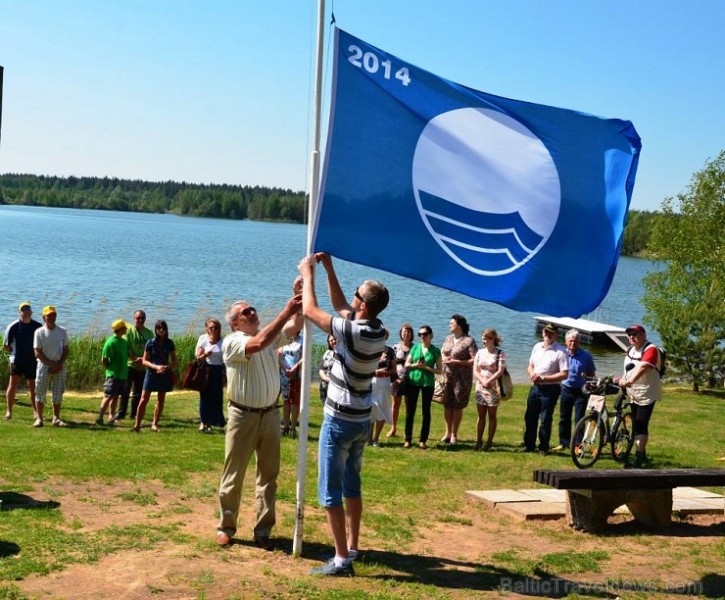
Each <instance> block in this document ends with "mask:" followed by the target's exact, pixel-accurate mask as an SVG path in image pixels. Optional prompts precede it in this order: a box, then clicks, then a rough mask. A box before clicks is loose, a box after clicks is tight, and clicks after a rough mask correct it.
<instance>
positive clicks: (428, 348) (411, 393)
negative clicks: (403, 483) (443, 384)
mask: <svg viewBox="0 0 725 600" xmlns="http://www.w3.org/2000/svg"><path fill="white" fill-rule="evenodd" d="M418 337H420V343H419V344H415V346H413V347H412V348H411V349H410V353H409V354H408V358H407V359H406V360H405V368H406V369H407V374H408V385H406V391H405V443H404V444H403V448H410V443H411V440H412V439H413V421H414V420H415V409H416V408H417V406H418V395H419V394H420V395H421V396H422V398H423V402H422V411H423V424H422V426H421V428H420V444H419V446H420V448H421V449H423V450H425V449H426V448H427V447H428V446H427V442H428V435H429V433H430V405H431V402H433V387H434V386H435V376H436V375H440V374H441V373H442V372H443V363H442V361H441V351H440V350H439V349H438V348H437V347H436V346H434V345H433V344H432V343H431V342H432V341H433V330H432V329H431V328H430V327H429V326H428V325H423V326H422V327H421V328H420V329H418Z"/></svg>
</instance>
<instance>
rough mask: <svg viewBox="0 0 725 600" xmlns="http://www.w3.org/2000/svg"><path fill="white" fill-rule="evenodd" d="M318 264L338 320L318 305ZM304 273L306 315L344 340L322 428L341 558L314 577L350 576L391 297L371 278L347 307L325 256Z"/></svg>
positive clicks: (324, 483)
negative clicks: (364, 458) (384, 321)
mask: <svg viewBox="0 0 725 600" xmlns="http://www.w3.org/2000/svg"><path fill="white" fill-rule="evenodd" d="M318 262H319V263H322V266H323V267H324V268H325V271H326V272H327V287H328V290H329V292H330V301H331V303H332V306H333V308H334V309H335V311H336V312H337V313H338V314H339V315H340V316H339V317H333V316H332V315H330V314H328V313H327V312H325V311H324V310H322V309H321V308H320V307H319V306H318V305H317V297H316V295H315V266H316V264H317V263H318ZM299 270H300V274H301V275H302V277H303V279H304V282H305V285H304V287H303V289H302V313H303V314H304V316H305V317H306V318H308V319H309V320H310V321H312V322H313V323H314V324H315V325H317V326H318V327H319V328H320V329H322V330H323V331H325V332H326V333H328V334H331V335H332V336H334V338H335V340H336V342H337V343H336V344H335V356H334V362H333V365H332V369H331V371H330V382H329V385H328V389H327V400H326V402H325V417H324V421H323V423H322V428H321V429H320V440H319V463H318V468H319V473H318V484H317V495H318V500H319V503H320V505H321V506H324V507H325V511H326V513H327V523H328V525H329V527H330V530H331V532H332V537H333V540H334V543H335V556H334V557H333V558H331V559H330V561H329V562H327V563H326V564H325V565H324V566H322V567H316V568H314V569H312V571H311V573H312V574H314V575H333V576H347V577H351V576H353V575H355V571H354V569H353V566H352V561H353V560H354V559H355V558H356V557H357V551H358V538H359V535H360V522H361V518H362V491H361V489H360V488H361V485H360V469H361V467H362V455H363V450H364V448H365V446H366V444H367V442H368V438H369V435H370V412H371V408H372V398H371V393H370V388H371V381H372V378H373V375H374V374H375V369H376V368H377V366H378V361H379V359H380V355H381V354H382V352H383V350H384V349H385V327H384V326H383V324H382V323H381V322H380V320H379V319H378V318H377V317H378V315H379V314H380V313H381V312H382V311H383V310H384V309H385V307H386V306H387V305H388V300H389V295H388V290H387V289H386V288H385V286H383V285H382V284H381V283H379V282H377V281H372V280H366V281H364V282H363V283H362V284H360V286H359V287H358V288H357V289H356V290H355V294H354V296H353V298H352V301H351V303H349V304H348V302H347V300H346V299H345V295H344V294H343V292H342V289H341V288H340V284H339V282H338V280H337V275H336V274H335V270H334V268H333V266H332V260H331V258H330V256H329V255H328V254H325V253H323V252H321V253H318V254H314V255H310V256H308V257H306V258H303V259H302V261H301V262H300V264H299ZM343 497H344V498H345V505H346V508H347V515H346V514H345V507H343V502H342V499H343ZM346 516H347V523H346ZM346 524H347V526H349V529H348V530H347V531H346Z"/></svg>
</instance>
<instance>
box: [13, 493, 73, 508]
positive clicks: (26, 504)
mask: <svg viewBox="0 0 725 600" xmlns="http://www.w3.org/2000/svg"><path fill="white" fill-rule="evenodd" d="M59 507H60V502H56V501H55V500H36V499H35V498H31V497H30V496H28V495H27V494H20V493H18V492H0V510H3V511H5V510H17V509H19V508H23V509H29V508H43V509H55V508H59Z"/></svg>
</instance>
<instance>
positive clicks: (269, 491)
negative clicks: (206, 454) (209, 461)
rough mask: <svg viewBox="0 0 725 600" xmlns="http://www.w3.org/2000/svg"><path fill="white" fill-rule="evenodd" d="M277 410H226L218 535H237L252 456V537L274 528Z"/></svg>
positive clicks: (278, 435)
mask: <svg viewBox="0 0 725 600" xmlns="http://www.w3.org/2000/svg"><path fill="white" fill-rule="evenodd" d="M279 429H280V428H279V410H270V411H269V412H266V413H264V414H259V413H252V412H246V411H243V410H240V409H238V408H236V407H234V406H229V414H228V421H227V433H226V439H225V443H224V469H223V470H222V478H221V483H220V484H219V508H220V520H219V527H218V528H217V529H218V531H219V532H223V533H226V534H227V535H228V536H229V537H232V536H233V535H234V534H235V533H236V531H237V518H238V516H239V505H240V502H241V499H242V484H243V483H244V476H245V474H246V472H247V465H248V464H249V461H250V459H251V458H252V454H253V453H254V454H255V455H256V459H257V481H256V505H257V521H256V523H255V524H254V530H253V533H254V535H255V536H269V535H270V532H271V531H272V527H274V524H275V499H276V493H277V476H278V475H279V440H280V430H279Z"/></svg>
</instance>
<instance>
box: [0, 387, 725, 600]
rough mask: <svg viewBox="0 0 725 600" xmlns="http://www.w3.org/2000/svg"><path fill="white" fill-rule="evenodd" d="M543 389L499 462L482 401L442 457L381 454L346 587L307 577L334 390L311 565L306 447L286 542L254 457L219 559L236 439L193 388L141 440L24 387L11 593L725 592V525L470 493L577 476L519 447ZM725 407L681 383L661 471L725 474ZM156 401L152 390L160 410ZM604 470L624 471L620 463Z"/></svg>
mask: <svg viewBox="0 0 725 600" xmlns="http://www.w3.org/2000/svg"><path fill="white" fill-rule="evenodd" d="M525 394H526V389H525V388H524V387H523V386H519V387H517V390H516V393H515V395H514V399H513V400H511V401H509V402H506V403H504V404H503V405H502V406H501V408H500V410H499V429H498V433H497V435H496V440H495V443H494V448H493V450H492V451H491V452H488V453H474V452H473V449H472V448H473V442H474V441H475V408H474V406H473V405H470V406H469V407H468V408H467V409H466V411H465V413H464V418H463V425H462V428H461V435H460V440H461V441H460V443H459V444H458V445H457V446H456V447H455V448H447V447H442V445H441V446H439V445H438V444H437V443H436V442H435V441H434V440H437V439H438V438H439V437H440V436H441V434H442V433H443V414H442V409H441V407H440V406H437V405H434V407H433V426H432V431H431V441H430V442H429V444H430V448H429V449H428V450H426V451H423V450H420V449H418V448H414V449H411V450H404V449H403V448H402V439H401V438H400V437H397V438H394V439H393V440H392V441H386V442H384V443H383V444H382V445H381V447H379V448H368V449H367V450H366V452H365V465H364V468H363V476H364V483H363V490H364V494H365V513H364V518H363V531H362V536H361V538H362V539H361V547H362V549H363V551H364V554H363V558H362V560H360V561H359V562H358V564H357V565H356V570H357V575H358V576H357V577H356V578H355V579H352V580H348V579H345V580H339V579H334V580H332V581H330V580H320V579H316V578H313V577H310V576H308V575H307V571H308V570H309V568H310V567H312V566H317V565H319V564H320V562H319V555H320V554H324V553H325V552H330V548H331V546H330V544H331V539H330V536H329V534H328V531H327V527H326V524H325V517H324V513H323V512H322V511H320V509H319V508H318V507H317V503H316V497H315V496H316V483H315V482H316V472H317V468H316V458H317V446H316V440H317V436H318V432H319V426H320V422H321V406H320V403H319V399H318V398H317V395H316V390H313V398H312V401H311V410H310V444H309V448H308V476H307V486H306V510H305V521H304V531H305V538H304V539H305V542H304V548H303V553H302V557H301V558H295V557H293V556H291V547H292V538H293V531H294V515H295V498H296V456H297V441H296V440H292V439H289V438H283V440H282V473H281V476H280V479H279V490H278V517H277V521H278V522H277V526H276V528H275V530H274V532H273V539H275V540H277V543H278V548H279V549H278V550H275V551H274V552H272V553H266V552H264V551H262V550H259V549H257V548H255V547H254V546H253V545H251V543H249V538H250V536H251V523H250V518H251V516H252V515H253V504H254V498H253V495H254V493H253V465H252V468H251V469H250V470H249V471H248V473H247V485H246V486H245V489H244V493H243V500H242V504H243V510H242V515H241V518H240V528H239V532H238V534H237V537H238V538H239V540H240V542H239V543H238V544H235V545H234V546H232V547H231V548H228V549H219V548H217V547H216V545H215V544H214V534H215V525H216V520H217V517H218V514H217V500H216V486H217V484H218V478H219V474H220V471H221V465H222V461H223V454H224V438H223V435H222V434H221V432H217V433H215V434H212V435H200V434H199V433H198V432H197V403H198V399H197V396H196V394H193V393H186V392H178V393H174V394H172V395H170V396H169V397H168V398H167V402H166V410H165V414H164V417H163V419H162V423H161V427H162V429H161V432H160V433H157V434H154V433H152V432H151V431H150V430H149V429H147V428H146V429H144V430H143V431H142V432H141V433H140V434H133V433H131V432H130V427H131V423H130V421H129V420H125V421H123V422H122V423H121V424H120V425H118V426H115V427H96V426H94V425H93V421H94V420H95V417H96V409H97V406H98V403H99V401H100V394H75V393H72V392H71V393H68V394H66V398H65V402H64V405H63V411H62V418H63V419H64V420H66V421H67V422H68V424H69V426H68V427H66V428H52V427H50V426H49V421H50V420H49V419H48V421H47V425H46V427H44V428H42V429H34V428H33V427H31V424H32V418H31V414H30V408H29V405H28V402H27V398H26V396H25V394H24V393H21V394H20V396H19V404H18V405H17V406H16V409H15V411H14V416H13V419H12V420H11V421H5V422H1V423H0V444H1V445H0V448H2V453H1V455H0V456H1V458H0V499H2V501H3V509H2V510H1V511H0V599H3V598H17V599H22V598H100V597H102V596H104V595H111V594H113V595H116V596H117V597H119V598H146V597H149V598H150V597H154V598H247V597H250V598H360V599H363V598H365V599H367V598H370V599H376V600H383V599H388V598H390V599H392V598H470V597H484V596H491V597H493V596H500V595H504V596H510V597H519V596H521V597H523V596H530V595H544V596H550V595H558V596H562V595H567V594H568V596H569V597H592V596H595V597H612V598H614V597H616V596H619V597H622V598H639V597H645V595H646V597H648V598H649V597H653V596H652V594H653V593H654V594H655V596H654V597H663V598H664V597H670V596H671V595H672V594H673V593H674V592H677V591H678V590H680V592H679V593H680V595H681V593H682V592H681V588H682V586H686V585H691V586H693V587H691V588H690V589H689V591H691V592H692V591H694V592H695V593H696V595H700V596H702V597H716V596H722V595H723V594H725V579H723V577H722V571H723V569H722V565H723V564H725V544H724V543H723V533H725V519H723V517H722V515H721V516H714V517H713V516H709V517H707V518H702V519H698V518H688V519H684V520H678V519H675V523H674V524H673V527H672V529H671V531H669V532H667V533H661V532H660V533H657V532H650V531H648V530H646V529H644V528H640V527H639V526H638V525H636V524H634V523H632V522H630V521H627V520H626V517H620V518H615V520H614V522H613V523H612V525H611V526H610V529H608V530H607V532H606V533H604V534H602V535H598V536H597V535H589V534H582V533H578V532H574V531H571V530H570V529H569V528H568V527H567V526H566V523H565V522H564V521H563V520H560V521H553V522H545V523H544V522H529V523H519V522H517V521H515V520H513V519H512V518H510V517H507V516H506V515H504V514H502V513H501V512H499V511H496V510H494V509H491V508H489V507H487V506H486V505H484V504H482V503H477V502H474V501H470V500H467V499H466V497H465V491H466V490H483V489H505V488H514V489H517V488H518V489H520V488H533V487H537V484H534V483H533V481H532V472H533V470H534V469H536V468H539V467H546V468H560V469H570V468H574V466H573V464H572V462H571V459H570V458H569V456H568V455H564V454H561V455H549V456H547V457H542V456H539V455H538V454H522V453H519V452H518V451H517V450H518V447H519V444H520V442H521V437H522V428H523V412H524V406H525ZM724 400H725V397H724V396H723V394H716V393H712V394H706V393H703V394H697V395H696V394H693V393H691V392H687V391H682V390H676V389H668V390H667V392H666V395H665V400H663V401H662V402H661V404H660V405H658V406H657V408H656V410H655V412H654V415H653V417H652V422H651V425H650V448H649V450H650V455H651V457H652V459H653V461H654V465H653V466H654V467H673V468H675V467H709V468H712V467H718V466H722V465H723V464H725V463H722V462H719V461H718V459H720V458H721V457H723V456H725V445H724V444H723V434H722V431H723V425H725V419H724V418H723V416H722V414H723V408H725V404H724ZM2 401H3V403H4V397H2ZM154 401H155V397H152V403H151V404H150V405H149V408H148V410H147V418H149V417H150V414H151V413H152V411H153V406H152V404H153V402H154ZM47 412H48V409H46V413H47ZM46 416H47V415H46ZM556 417H557V418H558V413H557V415H556ZM402 419H404V408H403V409H402V410H401V421H402ZM555 422H556V418H555ZM401 430H402V423H401ZM418 430H419V423H417V424H416V432H417V431H418ZM708 432H709V433H708ZM595 468H618V467H617V466H616V465H615V464H614V462H613V461H612V460H611V458H609V457H606V458H603V459H602V460H600V461H599V462H598V463H597V465H596V467H595ZM250 484H251V485H250ZM714 491H717V492H719V493H722V490H721V489H720V490H714ZM507 582H508V583H507ZM507 585H508V586H509V587H506V586H507ZM547 585H548V586H549V587H548V588H547V587H546V586H547ZM678 585H679V586H680V588H678V587H677V586H678ZM536 586H538V588H537V587H536ZM542 586H543V587H542ZM587 586H589V587H587ZM596 586H600V587H598V588H597V587H596ZM606 586H608V587H606ZM718 589H719V591H718ZM562 590H563V591H564V593H562ZM643 590H647V591H646V593H645V591H643Z"/></svg>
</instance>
